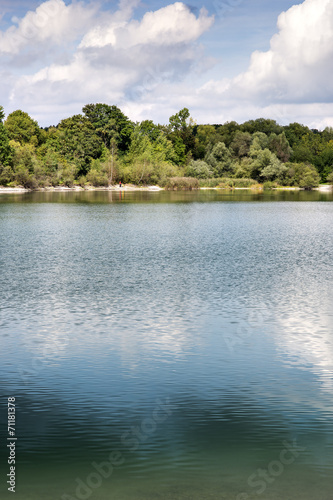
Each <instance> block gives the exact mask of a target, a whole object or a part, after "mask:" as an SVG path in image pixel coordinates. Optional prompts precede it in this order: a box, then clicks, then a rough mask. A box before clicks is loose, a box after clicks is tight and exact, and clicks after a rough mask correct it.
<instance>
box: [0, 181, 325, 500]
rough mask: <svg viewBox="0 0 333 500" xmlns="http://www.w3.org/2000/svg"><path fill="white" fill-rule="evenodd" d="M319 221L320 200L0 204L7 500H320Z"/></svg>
mask: <svg viewBox="0 0 333 500" xmlns="http://www.w3.org/2000/svg"><path fill="white" fill-rule="evenodd" d="M110 195H111V196H112V199H110ZM281 200H284V201H281ZM302 200H303V201H302ZM322 201H327V202H326V203H322ZM332 220H333V204H332V202H331V199H330V197H329V196H327V195H326V194H322V193H304V192H302V193H283V194H281V196H280V195H279V196H277V195H276V194H274V193H269V194H268V195H266V194H265V195H253V194H251V193H249V192H244V193H241V194H237V196H235V194H233V193H218V192H215V191H213V192H212V191H210V192H203V193H202V192H201V193H147V192H142V193H120V196H119V193H108V192H94V193H55V194H50V193H29V194H27V195H20V196H17V195H14V196H9V195H5V196H4V197H1V196H0V234H1V240H0V270H1V274H0V284H1V292H2V293H1V298H0V306H1V316H0V342H1V351H0V366H1V368H0V377H1V382H2V383H1V389H0V390H1V403H2V406H1V412H0V413H1V415H0V416H1V428H2V432H1V435H2V437H3V438H4V439H6V437H7V434H6V429H5V427H6V409H5V403H6V398H7V397H8V396H15V397H16V398H17V436H18V444H17V458H18V464H17V493H16V498H17V499H18V500H21V499H24V500H30V499H31V500H32V499H34V500H42V499H43V500H49V499H52V500H53V499H62V500H68V499H73V498H74V499H75V498H92V499H100V500H106V499H113V498H114V499H120V500H143V499H156V500H157V499H168V500H171V499H177V500H178V499H228V500H234V499H235V500H236V499H237V500H245V499H261V498H262V499H275V500H276V499H279V500H288V499H290V500H301V499H303V500H304V499H305V500H313V499H316V500H317V499H318V500H321V499H322V500H329V499H330V498H331V491H332V479H333V478H332V470H333V469H332V466H333V426H332V424H333V403H332V401H333V399H332V396H333V380H332V353H333V328H332V326H333V318H332V315H333V313H332V304H333V300H332V299H333V291H332V281H333V271H332V257H333V230H332ZM4 439H3V440H2V442H1V450H0V451H1V457H0V460H1V474H2V481H1V488H2V490H1V498H7V496H8V497H9V493H8V492H6V485H5V481H4V480H3V479H4V476H5V474H7V472H8V471H7V463H6V457H7V450H6V449H5V445H4ZM290 448H291V449H292V450H293V452H290V451H288V449H290ZM111 453H115V454H114V455H113V459H114V462H115V464H114V468H113V471H112V473H110V474H109V475H108V474H107V472H108V471H107V468H104V469H100V470H103V471H104V474H105V475H108V477H102V474H101V472H100V471H99V472H98V473H97V474H96V470H97V469H96V464H97V467H98V466H100V465H101V463H102V462H106V461H109V457H110V454H111ZM281 460H282V461H281ZM94 464H95V465H94ZM105 467H106V466H105ZM109 472H110V469H109ZM265 474H266V475H265ZM89 485H90V486H89ZM78 487H79V488H78ZM77 488H78V489H77Z"/></svg>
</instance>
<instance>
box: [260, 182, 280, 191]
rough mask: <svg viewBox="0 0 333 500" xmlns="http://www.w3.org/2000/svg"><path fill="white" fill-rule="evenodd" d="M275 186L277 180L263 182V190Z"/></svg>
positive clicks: (276, 185)
mask: <svg viewBox="0 0 333 500" xmlns="http://www.w3.org/2000/svg"><path fill="white" fill-rule="evenodd" d="M277 187H278V184H277V182H274V181H266V182H264V184H263V188H264V191H269V190H271V189H274V188H277Z"/></svg>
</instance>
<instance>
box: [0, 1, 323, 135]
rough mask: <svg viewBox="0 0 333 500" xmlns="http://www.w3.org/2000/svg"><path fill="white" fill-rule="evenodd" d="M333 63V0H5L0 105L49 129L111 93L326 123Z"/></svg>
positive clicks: (163, 113) (168, 109)
mask: <svg viewBox="0 0 333 500" xmlns="http://www.w3.org/2000/svg"><path fill="white" fill-rule="evenodd" d="M332 69H333V0H304V1H303V2H300V3H295V1H294V0H276V1H274V2H272V1H267V0H186V1H184V2H172V1H171V2H168V1H162V0H153V1H150V0H147V1H144V0H142V1H140V0H120V2H119V3H118V2H114V1H106V0H99V1H90V2H89V1H85V0H82V1H80V0H65V1H64V0H47V1H44V2H41V1H35V0H0V105H2V106H3V107H4V110H5V113H6V114H7V115H8V114H9V113H11V112H12V111H14V110H17V109H21V110H23V111H26V112H27V113H29V115H30V116H31V117H32V118H34V119H35V120H37V121H38V123H39V125H40V126H43V127H44V126H49V125H56V124H57V123H59V121H60V120H62V119H63V118H67V117H69V116H72V115H74V114H79V113H82V107H83V106H84V105H85V104H89V103H98V102H101V103H106V104H110V105H113V104H115V105H117V106H118V107H119V108H120V109H121V110H122V111H123V112H124V113H125V114H126V115H127V116H128V117H129V118H130V119H132V120H133V121H141V120H144V119H152V120H154V122H157V123H168V121H169V117H170V116H171V115H173V114H174V113H176V112H178V111H179V110H180V109H182V108H184V107H187V108H188V109H189V110H190V113H191V116H192V118H193V119H194V120H195V121H196V122H197V123H198V124H204V123H215V124H216V123H225V122H227V121H232V120H235V121H237V122H238V123H243V122H244V121H246V120H249V119H256V118H261V117H264V118H271V119H274V120H276V121H277V122H278V123H280V124H281V125H286V124H288V123H292V122H295V121H297V122H299V123H302V124H304V125H308V126H309V127H311V128H318V129H324V128H325V127H327V126H333V78H332Z"/></svg>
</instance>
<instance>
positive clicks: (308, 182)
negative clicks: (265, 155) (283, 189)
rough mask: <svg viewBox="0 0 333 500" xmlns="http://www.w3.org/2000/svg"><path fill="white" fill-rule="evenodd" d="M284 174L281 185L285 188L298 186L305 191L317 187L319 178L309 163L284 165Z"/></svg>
mask: <svg viewBox="0 0 333 500" xmlns="http://www.w3.org/2000/svg"><path fill="white" fill-rule="evenodd" d="M285 167H286V172H285V174H284V177H283V180H282V184H284V185H286V186H299V187H301V188H305V189H311V188H313V187H317V186H318V185H319V182H320V176H319V174H318V172H317V170H316V169H315V167H314V166H313V165H311V164H309V163H290V162H288V163H285Z"/></svg>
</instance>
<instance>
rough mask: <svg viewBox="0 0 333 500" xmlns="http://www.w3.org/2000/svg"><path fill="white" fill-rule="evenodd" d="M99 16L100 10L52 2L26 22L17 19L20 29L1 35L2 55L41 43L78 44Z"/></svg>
mask: <svg viewBox="0 0 333 500" xmlns="http://www.w3.org/2000/svg"><path fill="white" fill-rule="evenodd" d="M95 14H96V7H93V6H92V5H89V6H86V5H85V4H83V3H82V2H77V3H73V4H70V5H68V6H67V5H66V4H65V2H64V1H63V0H48V1H46V2H44V3H42V4H41V5H40V6H39V7H37V9H36V10H35V11H29V12H28V13H27V14H26V15H25V16H24V17H23V18H22V19H17V18H13V22H14V24H16V26H15V25H13V26H11V27H10V28H8V29H7V30H6V31H5V32H0V54H1V53H2V54H9V55H16V54H19V53H20V51H22V49H24V50H25V51H26V50H27V49H28V48H29V47H34V46H36V45H39V44H41V43H42V44H44V43H46V44H50V46H52V44H58V45H60V44H64V43H66V42H68V41H71V40H75V39H76V38H77V37H78V36H80V35H82V34H83V33H84V32H85V31H86V30H87V28H88V26H89V24H90V22H91V20H92V18H93V17H94V15H95ZM46 47H47V46H44V49H46Z"/></svg>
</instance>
